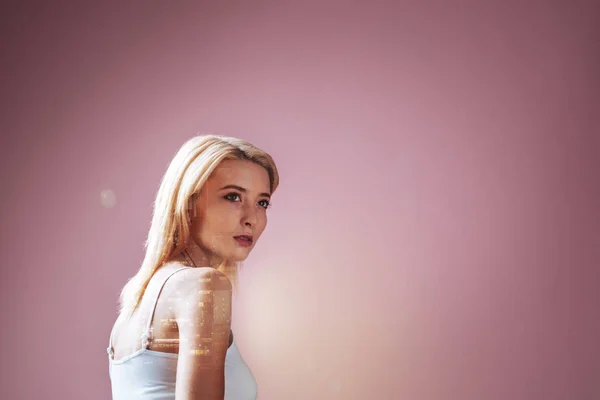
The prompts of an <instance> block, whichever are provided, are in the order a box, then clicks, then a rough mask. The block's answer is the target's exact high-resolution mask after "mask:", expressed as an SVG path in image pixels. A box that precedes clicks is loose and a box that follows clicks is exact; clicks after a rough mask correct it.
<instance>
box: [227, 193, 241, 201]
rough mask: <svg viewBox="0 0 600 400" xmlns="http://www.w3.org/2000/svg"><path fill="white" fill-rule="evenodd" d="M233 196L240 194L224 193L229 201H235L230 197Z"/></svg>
mask: <svg viewBox="0 0 600 400" xmlns="http://www.w3.org/2000/svg"><path fill="white" fill-rule="evenodd" d="M233 196H237V197H240V195H239V194H237V193H229V194H226V195H225V199H227V200H230V201H235V200H234V199H232V198H231V197H233Z"/></svg>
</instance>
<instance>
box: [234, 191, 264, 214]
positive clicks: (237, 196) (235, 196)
mask: <svg viewBox="0 0 600 400" xmlns="http://www.w3.org/2000/svg"><path fill="white" fill-rule="evenodd" d="M239 197H240V195H239V194H237V193H229V194H226V195H225V196H224V198H225V199H226V200H229V201H233V202H236V201H237V200H236V198H239ZM258 203H259V204H260V205H261V207H263V208H264V209H265V210H266V209H267V208H269V207H271V202H270V201H269V200H260V201H259V202H258Z"/></svg>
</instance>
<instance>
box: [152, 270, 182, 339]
mask: <svg viewBox="0 0 600 400" xmlns="http://www.w3.org/2000/svg"><path fill="white" fill-rule="evenodd" d="M188 268H193V267H181V268H178V269H176V270H175V271H173V272H171V273H170V274H169V275H167V277H166V278H165V279H164V280H163V281H162V283H161V285H160V288H159V289H158V291H157V292H156V296H155V297H154V302H153V304H152V311H150V316H149V317H148V322H147V323H146V328H145V329H144V332H143V333H142V346H143V347H144V348H148V345H149V344H150V327H151V326H152V318H153V317H154V311H155V309H156V304H158V297H159V296H160V293H161V292H162V289H163V287H164V286H165V283H166V282H167V280H168V279H169V278H170V277H171V276H173V275H174V274H176V273H177V272H179V271H182V270H184V269H188Z"/></svg>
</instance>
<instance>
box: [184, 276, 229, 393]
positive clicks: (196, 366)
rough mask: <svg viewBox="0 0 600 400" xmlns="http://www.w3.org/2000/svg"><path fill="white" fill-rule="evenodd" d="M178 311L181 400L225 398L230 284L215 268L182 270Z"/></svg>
mask: <svg viewBox="0 0 600 400" xmlns="http://www.w3.org/2000/svg"><path fill="white" fill-rule="evenodd" d="M178 281H179V282H180V283H179V284H178V288H179V287H180V288H181V289H180V292H181V295H180V297H179V300H178V307H177V311H176V318H177V325H178V328H179V357H178V361H177V380H176V389H175V397H176V398H177V399H178V400H200V399H201V400H213V399H214V400H216V399H219V400H223V398H224V396H225V356H226V353H227V348H228V347H229V332H230V329H231V283H230V282H229V279H227V277H226V276H225V275H224V274H223V273H222V272H220V271H218V270H216V269H214V268H207V267H204V268H193V269H189V270H186V271H183V274H182V276H181V280H179V279H178Z"/></svg>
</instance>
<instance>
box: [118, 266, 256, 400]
mask: <svg viewBox="0 0 600 400" xmlns="http://www.w3.org/2000/svg"><path fill="white" fill-rule="evenodd" d="M190 268H191V267H181V266H180V265H169V266H164V267H162V268H160V269H159V270H158V271H157V272H156V273H155V274H154V276H153V277H152V279H151V280H150V283H149V284H148V288H147V289H146V291H145V293H144V296H143V298H142V301H141V303H140V307H139V308H138V309H137V310H136V312H135V313H134V314H133V315H132V316H131V318H130V319H129V320H128V321H126V323H121V322H120V320H117V322H116V323H115V325H114V327H113V330H112V332H111V335H110V338H109V347H108V349H107V352H108V356H109V357H108V358H109V375H110V380H111V385H112V395H113V400H120V399H131V400H135V399H152V400H158V399H175V393H176V388H177V385H176V378H177V366H178V361H179V359H180V357H179V331H178V325H177V323H176V318H177V313H178V308H179V307H180V306H181V301H183V302H185V301H186V300H185V299H179V298H178V297H179V296H178V293H179V292H180V289H181V285H179V284H178V280H177V279H169V278H171V277H172V276H174V275H175V278H177V276H176V274H177V273H178V272H179V271H183V270H186V269H190ZM180 275H181V274H180ZM224 367H225V371H224V375H225V376H224V377H225V399H227V400H246V399H248V400H253V399H256V396H257V387H256V382H255V380H254V377H253V376H252V373H251V371H250V369H249V368H248V366H247V365H246V363H245V362H244V360H243V358H242V357H241V354H240V353H239V351H238V348H237V346H236V344H235V341H234V340H233V333H232V332H231V331H230V337H229V347H228V348H227V351H226V355H225V365H224Z"/></svg>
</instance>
